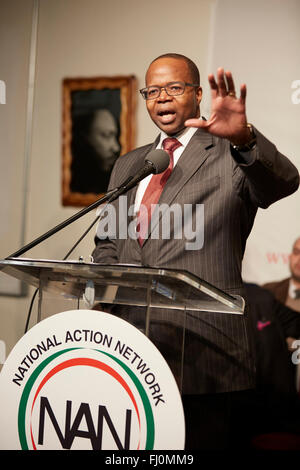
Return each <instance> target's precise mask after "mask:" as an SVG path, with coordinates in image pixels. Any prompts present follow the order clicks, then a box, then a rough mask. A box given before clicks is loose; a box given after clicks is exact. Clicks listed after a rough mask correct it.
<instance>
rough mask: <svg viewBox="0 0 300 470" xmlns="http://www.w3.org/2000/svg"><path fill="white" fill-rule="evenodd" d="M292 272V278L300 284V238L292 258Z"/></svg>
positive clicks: (295, 245)
mask: <svg viewBox="0 0 300 470" xmlns="http://www.w3.org/2000/svg"><path fill="white" fill-rule="evenodd" d="M290 271H291V275H292V278H293V279H294V280H295V281H296V282H300V238H299V239H298V240H296V241H295V243H294V246H293V251H292V253H291V256H290Z"/></svg>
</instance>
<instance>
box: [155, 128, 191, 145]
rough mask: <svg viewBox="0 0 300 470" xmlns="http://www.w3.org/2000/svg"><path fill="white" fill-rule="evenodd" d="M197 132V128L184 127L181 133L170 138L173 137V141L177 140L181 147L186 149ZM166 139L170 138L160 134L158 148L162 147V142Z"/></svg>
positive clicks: (162, 133) (163, 133)
mask: <svg viewBox="0 0 300 470" xmlns="http://www.w3.org/2000/svg"><path fill="white" fill-rule="evenodd" d="M197 130H198V128H197V127H185V128H184V130H183V131H181V132H180V133H178V134H176V135H173V136H172V137H175V139H177V140H178V141H179V142H180V143H181V145H182V146H183V147H186V146H187V144H188V143H189V141H190V140H191V138H192V137H193V135H194V134H195V132H196V131H197ZM168 137H170V136H169V135H167V134H166V133H165V132H161V134H160V139H159V147H161V146H162V142H163V140H164V139H166V138H168Z"/></svg>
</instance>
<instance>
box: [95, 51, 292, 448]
mask: <svg viewBox="0 0 300 470" xmlns="http://www.w3.org/2000/svg"><path fill="white" fill-rule="evenodd" d="M209 82H210V87H211V93H212V108H211V117H210V119H208V120H207V121H206V120H204V119H200V108H199V105H200V102H201V97H202V89H201V87H200V78H199V72H198V69H197V67H196V66H195V64H194V63H193V62H192V61H191V60H190V59H188V58H187V57H185V56H182V55H178V54H165V55H163V56H160V57H158V58H157V59H155V60H154V61H153V62H152V63H151V64H150V66H149V68H148V70H147V73H146V87H145V88H144V89H142V90H141V93H142V95H143V97H144V99H145V100H146V106H147V110H148V112H149V115H150V117H151V119H152V120H153V122H154V123H155V124H156V125H157V127H158V128H159V129H160V131H161V133H160V135H159V136H158V138H157V139H156V141H155V142H154V143H152V144H149V145H145V146H144V147H141V148H138V149H136V150H134V151H132V152H130V153H129V154H127V155H126V156H122V157H120V158H119V159H118V160H117V162H116V164H115V166H114V169H113V171H112V176H111V181H110V188H113V187H117V186H118V185H120V184H121V183H122V182H123V181H124V180H125V179H126V178H127V177H128V176H130V175H134V174H135V173H136V171H137V169H138V168H140V167H141V166H143V162H144V158H145V156H146V155H147V154H148V153H149V152H150V151H151V150H152V149H155V148H161V147H163V146H164V143H165V139H166V138H167V139H169V138H170V137H171V138H176V139H177V142H179V146H178V147H177V148H176V149H175V150H174V151H173V153H172V159H171V160H172V163H173V169H172V170H171V171H170V169H168V170H166V171H168V178H167V179H166V176H165V173H164V174H163V175H162V176H161V177H160V176H159V178H162V180H160V181H158V185H159V184H160V185H161V186H163V187H162V188H161V189H162V192H161V194H160V197H159V204H160V205H163V204H164V205H165V207H170V206H171V205H172V204H178V205H180V206H184V205H185V204H191V205H192V207H193V208H194V211H193V215H192V222H193V224H192V225H193V226H194V227H195V226H196V223H197V210H196V208H197V205H199V204H203V207H204V225H203V227H202V229H203V233H204V244H203V247H198V248H197V249H187V246H186V240H184V239H183V238H182V239H178V237H175V234H174V230H175V229H174V227H173V228H172V229H171V231H170V237H169V239H164V238H163V237H151V229H152V227H150V228H149V226H148V228H147V230H146V236H145V238H144V239H142V240H139V234H140V224H139V223H140V220H143V219H140V215H139V208H140V206H143V205H146V206H147V201H146V202H145V201H144V198H145V197H146V196H148V197H149V194H147V188H149V187H150V184H151V183H152V179H151V178H150V177H149V178H147V179H145V180H144V181H142V182H141V184H140V185H139V187H138V188H134V189H132V190H130V191H129V193H128V198H127V204H128V208H129V207H134V211H133V214H132V213H131V215H130V216H129V217H128V220H127V223H128V224H129V223H130V224H131V223H132V220H133V219H134V217H135V216H137V225H136V227H137V232H138V233H137V238H136V239H135V238H134V237H127V239H124V238H122V239H118V238H114V237H111V238H108V239H105V236H101V234H98V237H99V238H98V241H97V246H96V248H95V250H94V253H93V256H94V260H95V261H96V262H101V263H107V264H114V263H134V264H139V265H143V266H153V267H154V266H155V267H167V268H172V269H178V270H185V271H189V272H191V273H192V274H195V275H197V276H198V277H200V278H202V279H204V280H206V281H208V282H210V283H211V284H213V285H215V286H216V287H218V288H219V289H222V290H224V291H225V292H227V293H228V294H231V295H235V294H237V295H243V294H244V289H243V282H242V279H241V262H242V257H243V253H244V249H245V244H246V240H247V237H248V235H249V233H250V231H251V228H252V225H253V222H254V217H255V214H256V211H257V208H258V207H263V208H266V207H268V206H269V205H270V204H272V203H273V202H275V201H277V200H278V199H280V198H283V197H285V196H288V195H289V194H291V193H293V192H294V191H295V190H296V189H297V187H298V184H299V175H298V171H297V170H296V168H295V167H294V165H293V164H292V163H291V162H290V161H289V160H288V159H287V158H286V157H284V156H283V155H281V154H280V153H279V152H278V150H277V149H276V147H275V146H274V145H273V144H272V143H271V142H269V141H268V140H267V139H266V138H265V137H264V136H263V135H262V134H261V133H260V132H259V131H258V130H256V129H255V128H254V127H253V126H251V125H249V124H248V123H247V118H246V111H245V99H246V86H245V85H242V86H241V92H240V97H239V98H238V97H236V93H235V88H234V82H233V78H232V75H231V73H230V72H226V73H224V70H223V69H218V73H217V81H216V80H215V78H214V76H213V75H210V76H209ZM226 82H227V84H226ZM167 142H169V141H167ZM155 177H156V179H157V175H154V178H155ZM150 179H151V182H149V180H150ZM162 182H163V183H164V185H163V184H162ZM147 185H148V186H147ZM150 193H151V194H150V199H151V196H152V194H154V193H156V188H155V190H153V191H152V190H151V191H150ZM114 204H115V206H116V207H117V206H118V201H116V202H115V203H114ZM117 213H118V210H117ZM162 219H163V215H162ZM117 222H118V221H117ZM147 231H148V236H147ZM152 318H153V319H154V320H155V319H156V318H157V326H156V325H155V321H153V322H152V328H153V331H152V337H151V339H152V340H153V341H154V343H155V344H157V345H158V347H159V348H160V349H161V351H162V352H163V354H165V352H166V356H167V358H168V352H170V351H168V346H169V349H172V348H176V346H177V343H178V338H177V337H176V334H177V333H176V331H174V329H172V328H171V327H170V329H169V332H168V330H167V329H166V328H165V329H163V328H162V323H159V320H160V321H161V320H163V319H164V312H163V311H157V310H155V309H153V313H152ZM166 318H167V315H166ZM129 320H130V319H129ZM164 326H165V325H164ZM247 328H248V327H247V314H245V315H226V314H219V313H212V312H203V313H199V314H195V312H194V313H193V314H191V315H189V314H187V316H186V334H185V357H184V358H185V362H184V370H183V390H182V392H183V403H184V409H185V414H186V423H187V444H186V448H188V449H209V448H226V447H228V438H229V437H230V429H233V427H232V426H233V421H232V420H231V414H230V411H229V410H230V409H231V404H232V401H233V400H234V397H236V396H237V394H239V395H241V394H243V393H247V392H245V391H247V390H249V389H252V388H253V387H254V381H253V380H254V368H253V361H252V358H251V353H250V344H249V339H248V331H247ZM240 434H241V433H240ZM232 442H234V441H233V440H231V443H232Z"/></svg>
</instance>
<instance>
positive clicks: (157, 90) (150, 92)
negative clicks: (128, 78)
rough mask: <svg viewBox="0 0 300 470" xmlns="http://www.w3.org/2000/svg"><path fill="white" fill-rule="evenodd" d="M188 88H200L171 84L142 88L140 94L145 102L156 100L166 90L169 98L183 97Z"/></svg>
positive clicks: (185, 84)
mask: <svg viewBox="0 0 300 470" xmlns="http://www.w3.org/2000/svg"><path fill="white" fill-rule="evenodd" d="M186 86H193V87H198V86H199V85H195V84H194V83H185V82H170V83H167V84H166V86H158V85H157V86H147V87H146V88H142V89H141V90H140V93H141V95H142V97H143V98H144V100H155V99H156V98H158V97H159V96H160V94H161V92H162V90H165V91H166V93H167V94H168V95H169V96H179V95H183V93H184V91H185V87H186Z"/></svg>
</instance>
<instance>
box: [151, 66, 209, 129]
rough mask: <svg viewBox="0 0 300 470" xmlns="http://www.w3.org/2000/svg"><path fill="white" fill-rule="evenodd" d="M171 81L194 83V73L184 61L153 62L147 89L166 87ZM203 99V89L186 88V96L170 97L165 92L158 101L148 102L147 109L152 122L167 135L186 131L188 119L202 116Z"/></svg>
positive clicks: (184, 94) (162, 92) (163, 91)
mask: <svg viewBox="0 0 300 470" xmlns="http://www.w3.org/2000/svg"><path fill="white" fill-rule="evenodd" d="M169 82H187V83H193V79H192V76H191V72H190V71H189V69H188V66H187V64H186V62H185V61H184V60H181V59H174V58H161V59H157V60H156V61H155V62H153V63H152V64H151V65H150V67H149V69H148V71H147V74H146V86H152V85H158V86H162V87H163V86H165V85H166V84H167V83H169ZM201 97H202V90H201V88H200V87H198V88H195V87H189V86H187V87H186V88H185V92H184V93H183V95H179V96H169V95H168V94H167V93H166V91H165V90H162V91H161V94H160V96H159V97H158V98H156V99H154V100H147V101H146V105H147V110H148V113H149V115H150V117H151V119H152V121H153V122H154V123H155V124H156V125H157V127H159V129H161V130H162V131H164V132H165V133H166V134H168V135H174V134H177V133H178V132H180V131H182V130H183V129H184V127H185V126H184V123H185V121H186V120H187V119H189V118H195V117H199V116H200V109H199V104H200V101H201Z"/></svg>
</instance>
